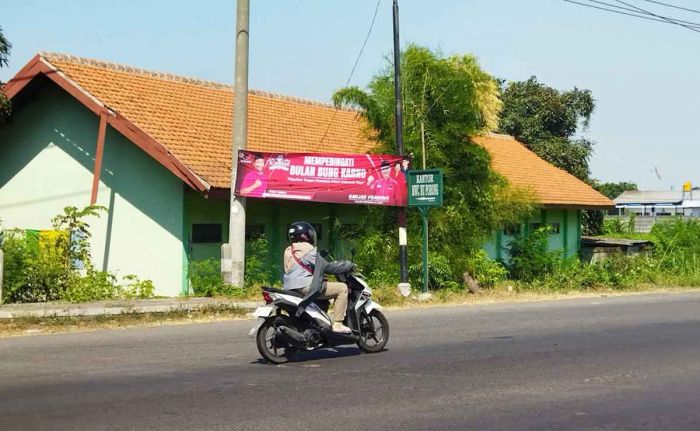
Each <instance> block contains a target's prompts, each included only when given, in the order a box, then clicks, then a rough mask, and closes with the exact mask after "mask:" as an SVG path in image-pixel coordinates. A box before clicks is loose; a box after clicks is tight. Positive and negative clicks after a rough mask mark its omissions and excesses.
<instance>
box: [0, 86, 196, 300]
mask: <svg viewBox="0 0 700 431" xmlns="http://www.w3.org/2000/svg"><path fill="white" fill-rule="evenodd" d="M98 123H99V119H98V117H97V116H96V115H94V114H93V113H92V112H90V111H89V110H87V109H86V108H85V107H83V106H82V105H80V104H79V103H78V102H77V101H75V99H73V98H72V97H70V96H69V95H68V94H67V93H65V92H63V90H60V89H59V88H58V87H55V86H54V85H53V84H46V85H45V86H44V87H43V88H42V89H41V90H40V91H39V92H38V93H37V95H36V98H35V100H32V101H30V102H28V103H27V104H25V105H23V106H20V107H19V108H18V109H17V110H16V112H15V115H14V118H13V123H12V124H10V125H8V126H5V127H3V128H2V129H0V219H1V220H2V224H3V226H4V227H5V228H12V227H18V228H25V229H51V219H52V218H53V217H54V216H55V215H57V214H60V213H62V211H63V208H64V207H66V206H69V205H72V206H76V207H78V208H83V207H85V206H86V205H88V204H89V203H90V192H91V186H92V169H93V165H94V153H95V146H96V139H97V128H98ZM101 177H102V178H101V182H100V187H99V195H98V202H97V203H98V205H103V206H105V207H107V208H108V211H107V212H105V213H104V214H103V216H102V217H100V218H99V219H92V220H90V221H89V223H90V225H91V231H92V234H93V241H92V256H93V263H94V264H95V266H96V268H97V269H104V270H109V271H112V272H115V273H117V275H119V276H123V275H127V274H135V275H137V276H138V277H139V278H141V279H150V280H152V281H153V283H154V284H155V286H156V294H158V295H165V296H176V295H178V294H179V293H180V292H181V289H182V280H183V276H184V271H185V270H186V269H185V266H184V262H185V260H184V254H183V253H184V252H183V246H182V237H183V184H182V182H181V181H180V180H179V179H177V178H176V177H175V176H174V175H172V174H171V173H170V172H168V171H167V170H166V169H165V168H163V167H162V166H160V165H159V164H158V163H157V162H156V161H154V160H153V159H151V158H150V157H149V156H148V155H146V154H145V153H144V152H143V151H142V150H140V149H139V148H138V147H136V146H135V145H134V144H132V143H131V142H130V141H128V140H127V139H126V138H124V137H123V136H122V135H120V134H119V133H117V132H116V131H114V130H112V129H111V128H108V132H107V139H106V142H105V154H104V161H103V169H102V173H101Z"/></svg>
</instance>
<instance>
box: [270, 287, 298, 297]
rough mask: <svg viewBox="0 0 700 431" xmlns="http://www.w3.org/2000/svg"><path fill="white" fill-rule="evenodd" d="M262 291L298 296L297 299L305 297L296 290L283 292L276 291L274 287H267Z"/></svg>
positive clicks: (280, 290)
mask: <svg viewBox="0 0 700 431" xmlns="http://www.w3.org/2000/svg"><path fill="white" fill-rule="evenodd" d="M262 290H264V291H266V292H271V293H281V294H283V295H290V296H296V297H297V298H303V297H304V294H303V293H301V292H298V291H296V290H282V289H275V288H274V287H267V286H263V287H262Z"/></svg>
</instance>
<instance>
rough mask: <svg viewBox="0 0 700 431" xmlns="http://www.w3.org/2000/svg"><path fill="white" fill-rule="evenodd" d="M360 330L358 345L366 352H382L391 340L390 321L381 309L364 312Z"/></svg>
mask: <svg viewBox="0 0 700 431" xmlns="http://www.w3.org/2000/svg"><path fill="white" fill-rule="evenodd" d="M370 325H371V326H370ZM360 331H361V335H360V340H359V341H358V342H357V346H358V347H359V348H360V350H362V351H363V352H365V353H376V352H381V351H382V350H384V347H386V343H387V342H388V341H389V321H388V320H386V317H384V314H382V312H381V311H379V310H372V311H371V312H370V313H369V315H368V314H367V313H362V315H361V316H360Z"/></svg>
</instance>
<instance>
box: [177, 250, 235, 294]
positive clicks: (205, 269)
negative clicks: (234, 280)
mask: <svg viewBox="0 0 700 431" xmlns="http://www.w3.org/2000/svg"><path fill="white" fill-rule="evenodd" d="M189 276H190V283H192V291H193V293H194V294H195V296H230V295H232V294H233V291H234V290H235V289H236V288H235V287H234V286H232V285H230V284H226V283H224V281H223V280H222V278H221V262H220V261H219V259H214V258H210V259H204V260H193V261H191V262H190V266H189Z"/></svg>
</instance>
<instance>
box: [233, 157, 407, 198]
mask: <svg viewBox="0 0 700 431" xmlns="http://www.w3.org/2000/svg"><path fill="white" fill-rule="evenodd" d="M408 165H409V161H408V159H405V158H402V157H401V156H388V155H381V154H318V153H286V154H281V153H257V152H252V151H240V152H239V153H238V174H237V181H236V194H237V195H239V196H247V197H251V198H267V199H291V200H301V201H313V202H332V203H342V204H365V205H394V206H405V205H406V201H407V188H406V170H407V169H408Z"/></svg>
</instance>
